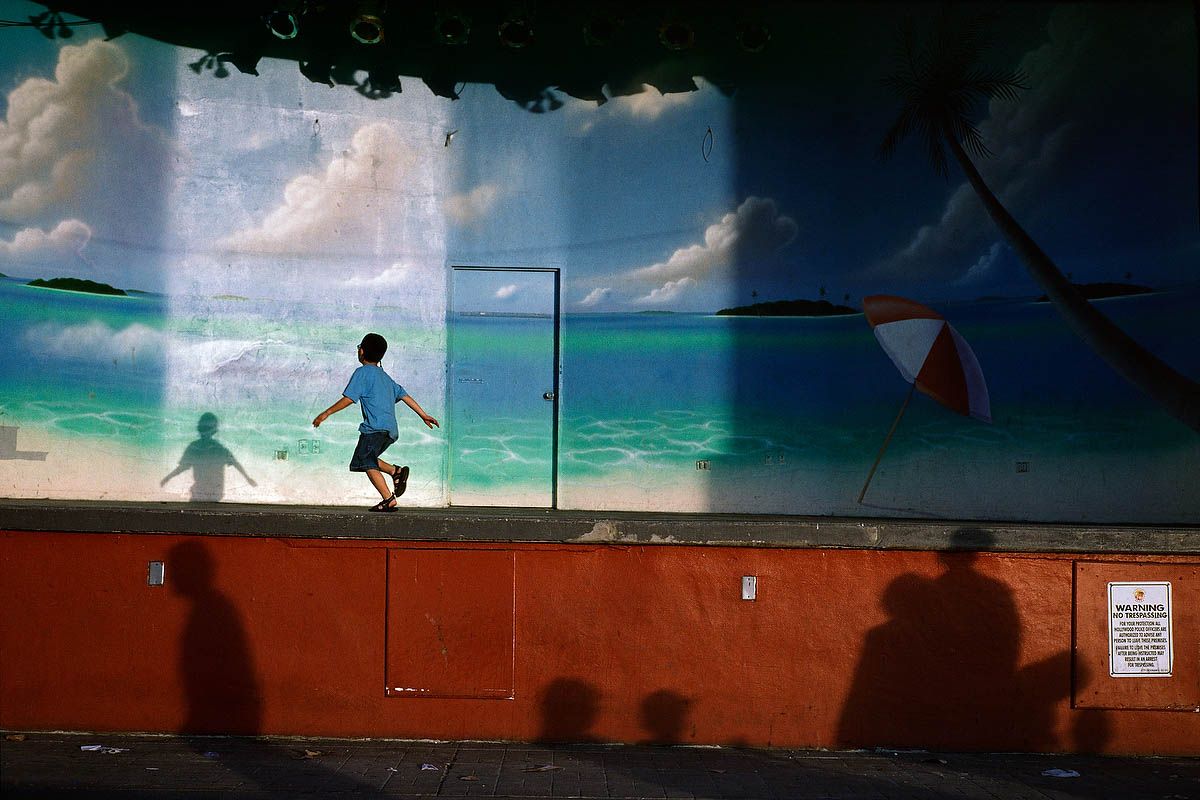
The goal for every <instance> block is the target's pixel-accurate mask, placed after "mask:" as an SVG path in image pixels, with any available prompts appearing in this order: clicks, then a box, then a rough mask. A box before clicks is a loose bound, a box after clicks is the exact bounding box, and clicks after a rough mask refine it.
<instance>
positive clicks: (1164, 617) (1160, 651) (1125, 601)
mask: <svg viewBox="0 0 1200 800" xmlns="http://www.w3.org/2000/svg"><path fill="white" fill-rule="evenodd" d="M1108 653H1109V670H1108V672H1109V675H1111V676H1112V677H1114V678H1119V677H1135V676H1138V677H1155V676H1157V677H1170V675H1171V666H1172V665H1171V662H1172V656H1173V651H1172V646H1171V584H1170V583H1166V582H1161V583H1159V582H1155V583H1110V584H1108Z"/></svg>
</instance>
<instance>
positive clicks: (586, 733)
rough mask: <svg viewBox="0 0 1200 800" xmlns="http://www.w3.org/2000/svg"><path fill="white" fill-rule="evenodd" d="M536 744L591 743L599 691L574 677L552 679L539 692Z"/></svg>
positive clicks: (594, 739)
mask: <svg viewBox="0 0 1200 800" xmlns="http://www.w3.org/2000/svg"><path fill="white" fill-rule="evenodd" d="M540 705H541V715H542V726H541V731H540V732H539V733H538V737H537V741H539V742H561V743H570V742H595V741H597V739H596V738H595V736H594V735H593V734H592V728H593V726H595V724H596V718H597V717H598V716H599V714H600V690H599V689H597V688H596V687H595V686H593V685H592V684H590V683H588V682H587V681H582V680H579V679H578V678H555V679H554V680H552V681H550V683H548V684H547V685H546V688H545V689H543V690H542V693H541V703H540Z"/></svg>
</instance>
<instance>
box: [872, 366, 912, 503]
mask: <svg viewBox="0 0 1200 800" xmlns="http://www.w3.org/2000/svg"><path fill="white" fill-rule="evenodd" d="M916 390H917V382H916V381H913V384H912V387H911V388H910V389H909V390H908V394H907V395H905V397H904V405H902V406H900V413H899V414H897V415H896V419H895V420H894V421H893V422H892V427H891V430H889V431H888V434H887V438H886V439H884V440H883V447H881V448H879V455H877V456H875V463H874V464H872V465H871V471H870V472H868V473H867V482H866V483H864V484H863V488H862V491H861V492H859V493H858V503H859V505H862V501H863V498H864V497H866V496H867V487H868V486H870V485H871V478H874V477H875V470H876V469H878V468H879V462H880V461H882V460H883V454H884V452H886V451H887V449H888V445H889V444H891V442H892V434H894V433H895V432H896V426H897V425H899V424H900V418H901V417H903V416H904V412H905V410H906V409H907V408H908V401H909V400H912V396H913V392H915V391H916Z"/></svg>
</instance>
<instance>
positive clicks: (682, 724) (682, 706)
mask: <svg viewBox="0 0 1200 800" xmlns="http://www.w3.org/2000/svg"><path fill="white" fill-rule="evenodd" d="M691 706H692V701H691V700H689V699H688V698H686V697H684V696H683V695H681V694H679V693H678V692H672V691H670V690H669V689H659V690H658V691H656V692H651V693H650V694H648V695H646V696H645V697H644V698H643V699H642V703H641V708H640V712H641V713H640V716H639V722H640V723H641V726H642V730H644V731H646V733H648V734H649V736H648V737H647V738H646V739H645V740H643V742H642V743H643V744H678V743H679V742H681V741H683V740H684V739H685V738H688V737H687V736H686V734H685V731H686V729H687V726H688V714H689V713H690V711H691Z"/></svg>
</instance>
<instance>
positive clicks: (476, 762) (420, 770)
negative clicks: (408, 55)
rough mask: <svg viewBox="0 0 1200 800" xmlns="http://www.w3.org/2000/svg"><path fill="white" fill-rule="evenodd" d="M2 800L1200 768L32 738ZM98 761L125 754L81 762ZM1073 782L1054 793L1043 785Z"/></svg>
mask: <svg viewBox="0 0 1200 800" xmlns="http://www.w3.org/2000/svg"><path fill="white" fill-rule="evenodd" d="M21 737H22V735H21V734H13V733H11V732H9V733H7V734H6V735H5V738H4V739H3V740H2V741H0V790H2V793H3V796H4V797H5V798H6V800H7V798H42V797H83V798H89V797H114V798H207V797H231V798H317V797H376V796H377V797H388V798H426V800H427V799H428V798H431V797H439V798H441V797H489V798H522V799H523V800H530V799H531V798H567V797H581V798H608V799H613V800H618V799H619V800H635V799H637V800H641V799H642V798H713V800H734V799H735V798H736V799H738V800H773V799H775V798H779V799H780V800H783V799H784V798H787V799H788V800H791V799H792V798H795V799H796V800H800V799H801V798H846V799H847V800H850V799H853V800H859V799H860V798H871V800H890V799H891V798H897V799H899V798H903V799H904V800H941V799H942V798H945V799H947V800H948V799H949V798H956V799H957V798H989V800H995V798H1005V799H1006V800H1007V799H1008V798H1013V799H1015V800H1022V799H1023V798H1039V800H1042V799H1044V798H1110V797H1111V798H1120V800H1142V799H1143V798H1145V799H1146V800H1150V799H1151V798H1153V799H1154V800H1200V760H1198V759H1187V758H1112V757H1098V756H1056V755H1025V754H960V753H938V754H935V753H926V752H912V751H901V752H825V751H811V750H754V749H740V748H739V749H735V748H700V747H650V746H620V745H535V744H512V743H509V744H504V743H492V742H426V741H401V740H380V739H308V738H305V739H293V738H266V739H245V738H234V737H182V736H149V735H128V734H66V733H30V734H24V735H23V738H21ZM90 745H100V746H102V747H105V748H117V749H120V750H121V752H105V751H103V750H101V751H95V750H83V749H81V748H82V747H84V746H90ZM1050 769H1063V770H1074V771H1076V772H1078V773H1079V776H1078V777H1052V776H1048V775H1043V772H1044V771H1045V770H1050Z"/></svg>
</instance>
